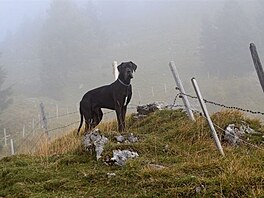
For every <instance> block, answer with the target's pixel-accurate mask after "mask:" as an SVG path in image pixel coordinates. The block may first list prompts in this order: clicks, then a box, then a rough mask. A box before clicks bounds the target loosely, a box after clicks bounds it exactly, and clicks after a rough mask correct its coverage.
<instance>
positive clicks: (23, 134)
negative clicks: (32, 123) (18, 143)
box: [22, 125, 26, 138]
mask: <svg viewBox="0 0 264 198" xmlns="http://www.w3.org/2000/svg"><path fill="white" fill-rule="evenodd" d="M25 131H26V126H25V125H24V126H23V129H22V137H23V138H25Z"/></svg>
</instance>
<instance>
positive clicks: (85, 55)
mask: <svg viewBox="0 0 264 198" xmlns="http://www.w3.org/2000/svg"><path fill="white" fill-rule="evenodd" d="M47 13H48V18H47V20H46V22H45V24H44V26H43V34H42V38H41V41H42V43H41V51H40V57H41V60H42V67H41V71H40V77H41V82H42V94H43V95H46V96H49V97H52V98H54V99H61V98H63V96H64V94H63V92H64V90H63V88H64V87H65V85H66V84H67V82H68V79H69V78H68V77H69V76H68V75H69V73H70V72H71V71H74V70H75V69H76V67H78V68H86V69H87V70H88V69H89V60H90V59H91V58H92V57H93V56H95V55H98V51H97V49H98V46H100V45H98V43H99V40H100V39H99V36H100V35H99V34H100V33H99V32H98V29H99V28H98V21H97V20H96V19H97V18H96V13H95V11H94V9H93V7H92V4H91V3H90V4H88V5H87V6H86V7H85V9H80V8H79V7H78V6H77V5H76V4H75V2H74V1H72V0H64V1H56V0H54V1H53V2H52V3H51V6H50V8H49V10H48V11H47Z"/></svg>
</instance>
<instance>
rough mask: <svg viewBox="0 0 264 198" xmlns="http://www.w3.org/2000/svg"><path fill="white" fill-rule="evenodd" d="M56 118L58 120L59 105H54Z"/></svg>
mask: <svg viewBox="0 0 264 198" xmlns="http://www.w3.org/2000/svg"><path fill="white" fill-rule="evenodd" d="M56 117H57V119H58V118H59V105H58V104H56Z"/></svg>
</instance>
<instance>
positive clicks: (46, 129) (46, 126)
mask: <svg viewBox="0 0 264 198" xmlns="http://www.w3.org/2000/svg"><path fill="white" fill-rule="evenodd" d="M39 106H40V113H41V120H42V126H43V128H44V130H45V134H46V136H47V139H48V140H49V139H50V136H49V132H48V120H47V117H46V114H45V110H44V104H43V103H42V102H41V103H40V104H39Z"/></svg>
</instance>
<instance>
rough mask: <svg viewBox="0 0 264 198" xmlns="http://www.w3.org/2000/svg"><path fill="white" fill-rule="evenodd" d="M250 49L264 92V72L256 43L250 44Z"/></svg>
mask: <svg viewBox="0 0 264 198" xmlns="http://www.w3.org/2000/svg"><path fill="white" fill-rule="evenodd" d="M249 49H250V52H251V56H252V59H253V63H254V66H255V69H256V71H257V74H258V78H259V82H260V85H261V87H262V91H263V92H264V72H263V68H262V65H261V62H260V59H259V56H258V52H257V48H256V46H255V44H254V43H250V46H249Z"/></svg>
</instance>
